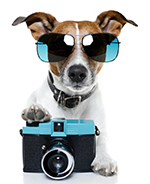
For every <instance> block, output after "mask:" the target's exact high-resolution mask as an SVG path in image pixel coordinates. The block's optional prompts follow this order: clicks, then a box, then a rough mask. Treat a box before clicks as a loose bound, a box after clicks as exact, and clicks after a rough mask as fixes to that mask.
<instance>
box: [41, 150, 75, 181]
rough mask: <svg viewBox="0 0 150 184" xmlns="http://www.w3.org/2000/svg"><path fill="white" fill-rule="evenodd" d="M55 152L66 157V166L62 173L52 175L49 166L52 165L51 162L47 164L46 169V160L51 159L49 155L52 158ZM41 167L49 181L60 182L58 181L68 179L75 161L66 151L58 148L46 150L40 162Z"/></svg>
mask: <svg viewBox="0 0 150 184" xmlns="http://www.w3.org/2000/svg"><path fill="white" fill-rule="evenodd" d="M56 152H57V153H59V154H61V155H64V156H65V157H66V159H67V166H66V167H65V169H64V170H63V171H61V172H57V173H56V172H55V173H54V172H52V171H51V165H50V164H52V163H51V161H50V163H49V165H50V167H47V165H48V163H47V162H48V160H50V159H51V155H53V157H54V156H55V153H56ZM56 157H57V156H56ZM41 166H42V170H43V172H44V173H45V174H46V176H48V177H49V178H51V179H55V180H60V179H64V178H66V177H68V176H69V175H70V174H71V173H72V172H73V169H74V166H75V161H74V157H73V155H72V154H71V153H70V152H69V151H67V150H66V149H65V148H64V149H63V148H60V147H58V148H54V149H51V150H48V151H47V152H46V153H45V154H44V156H43V158H42V161H41ZM56 170H57V169H56Z"/></svg>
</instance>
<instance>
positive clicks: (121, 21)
mask: <svg viewBox="0 0 150 184" xmlns="http://www.w3.org/2000/svg"><path fill="white" fill-rule="evenodd" d="M96 22H97V23H98V24H99V26H100V28H101V30H102V31H103V32H107V33H111V34H114V35H115V36H119V34H120V32H121V29H122V28H123V26H124V25H125V24H126V23H130V24H132V25H134V26H138V25H137V24H136V23H135V22H133V21H132V20H127V19H126V18H125V17H124V16H123V15H122V14H121V13H119V12H117V11H106V12H103V13H101V14H100V15H99V16H98V17H97V19H96Z"/></svg>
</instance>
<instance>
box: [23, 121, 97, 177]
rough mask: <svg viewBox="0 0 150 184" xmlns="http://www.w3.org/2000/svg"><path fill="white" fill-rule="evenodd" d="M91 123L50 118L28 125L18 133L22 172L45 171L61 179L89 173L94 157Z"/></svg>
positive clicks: (94, 139)
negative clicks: (21, 144)
mask: <svg viewBox="0 0 150 184" xmlns="http://www.w3.org/2000/svg"><path fill="white" fill-rule="evenodd" d="M97 130H98V129H97V127H96V128H95V125H94V121H93V120H78V119H64V118H57V119H52V120H50V121H49V122H43V123H38V122H36V123H31V124H30V123H28V122H27V124H26V127H23V128H22V129H21V130H20V133H21V135H22V139H23V171H24V172H35V173H36V172H44V173H45V174H46V175H47V176H48V177H50V178H51V179H57V180H59V179H64V178H66V177H68V176H69V175H70V174H71V173H72V172H73V171H74V172H90V171H92V169H91V163H92V161H93V159H94V158H95V152H96V134H97V133H95V132H98V131H97Z"/></svg>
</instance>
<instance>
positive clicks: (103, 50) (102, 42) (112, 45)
mask: <svg viewBox="0 0 150 184" xmlns="http://www.w3.org/2000/svg"><path fill="white" fill-rule="evenodd" d="M91 36H92V38H91ZM83 47H84V50H85V53H86V54H87V55H88V56H89V57H90V58H91V59H93V60H95V61H99V62H110V61H113V60H114V59H115V58H116V57H117V55H118V51H119V42H118V39H117V37H116V36H115V35H112V34H109V33H99V34H91V35H87V36H85V37H84V38H83Z"/></svg>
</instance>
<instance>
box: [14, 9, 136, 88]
mask: <svg viewBox="0 0 150 184" xmlns="http://www.w3.org/2000/svg"><path fill="white" fill-rule="evenodd" d="M24 21H25V22H26V23H27V26H28V28H29V29H30V30H31V34H32V36H33V37H34V39H35V40H38V39H39V37H40V36H41V35H44V34H46V33H51V32H52V33H65V34H71V35H72V36H73V37H74V42H75V44H74V47H73V50H72V52H71V53H70V55H69V56H68V57H67V58H65V59H64V60H62V61H59V62H55V63H50V69H51V71H52V72H53V74H55V75H56V76H58V77H59V79H60V81H61V82H62V84H63V85H64V86H66V87H67V88H69V89H70V90H72V91H83V90H85V89H86V88H88V87H91V86H93V85H94V83H95V78H96V75H97V74H98V73H99V72H100V70H101V68H102V66H103V63H102V62H97V61H94V60H93V59H92V58H90V57H89V56H88V55H87V54H86V53H85V52H84V49H83V44H82V38H83V37H84V35H87V34H91V33H103V32H104V33H111V34H113V35H115V36H116V37H117V36H118V35H119V34H120V32H121V29H122V28H123V26H124V25H125V24H126V23H130V24H132V25H134V26H137V24H136V23H134V22H133V21H131V20H127V19H126V18H125V17H124V16H123V15H122V14H121V13H119V12H116V11H107V12H103V13H101V14H100V15H99V16H98V17H97V19H96V21H95V22H91V21H80V22H76V21H65V22H58V21H57V20H56V18H55V17H53V16H52V15H50V14H46V13H42V12H38V13H33V14H31V15H29V16H28V17H18V18H17V19H16V20H15V21H14V22H13V25H14V26H15V25H18V24H19V23H22V22H24Z"/></svg>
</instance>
